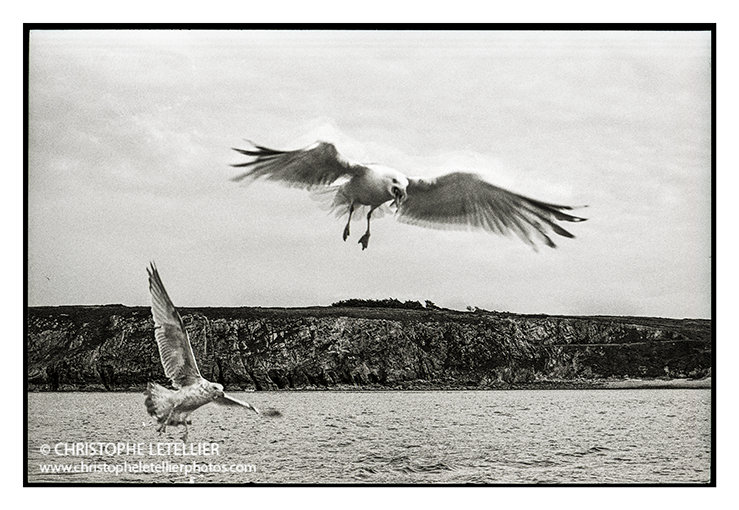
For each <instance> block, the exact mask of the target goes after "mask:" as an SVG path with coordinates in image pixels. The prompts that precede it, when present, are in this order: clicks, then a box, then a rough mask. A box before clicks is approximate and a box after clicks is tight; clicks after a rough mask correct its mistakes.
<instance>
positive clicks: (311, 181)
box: [233, 142, 585, 249]
mask: <svg viewBox="0 0 739 510" xmlns="http://www.w3.org/2000/svg"><path fill="white" fill-rule="evenodd" d="M234 150H236V151H237V152H239V153H241V154H244V155H246V156H250V157H253V158H255V159H254V160H252V161H249V162H246V163H240V164H236V165H233V166H235V167H246V168H249V170H248V171H247V172H245V173H243V174H241V175H238V176H236V177H234V178H233V180H234V181H241V180H244V179H247V178H251V179H258V178H260V177H263V178H265V179H267V180H273V181H278V182H280V183H282V184H284V185H287V186H293V187H301V188H306V189H309V190H313V191H317V190H323V191H326V192H331V193H334V199H333V203H332V207H333V208H334V209H335V210H338V211H340V212H348V213H349V220H348V221H347V223H346V227H345V228H344V235H343V237H344V240H345V241H346V239H347V237H348V236H349V225H350V223H351V218H352V214H353V213H354V212H355V209H356V208H357V207H359V206H367V207H369V212H368V213H367V231H366V232H365V234H364V235H363V236H362V237H361V238H360V240H359V242H360V243H361V244H362V249H365V248H367V243H368V242H369V237H370V218H371V216H372V213H373V211H375V209H377V208H378V207H380V206H381V205H383V204H386V203H388V202H391V205H393V206H394V207H395V209H396V217H397V218H398V220H399V221H403V222H406V223H413V224H416V225H420V226H424V227H432V228H467V227H474V228H480V229H483V230H487V231H489V232H493V233H496V234H509V233H515V234H516V235H518V236H519V237H520V238H521V239H522V240H524V241H525V242H527V243H529V244H531V245H532V246H534V247H536V243H535V240H536V239H538V240H540V241H542V242H544V243H545V244H546V245H547V246H550V247H552V248H554V247H555V244H554V242H553V241H552V240H551V238H550V237H549V233H550V232H554V233H556V234H558V235H561V236H563V237H574V236H573V235H572V234H570V233H569V232H567V231H566V230H565V229H563V228H562V227H561V226H559V225H558V224H557V223H555V221H570V222H578V221H584V220H585V218H579V217H577V216H572V215H569V214H567V213H565V212H563V211H564V210H569V209H572V207H570V206H565V205H555V204H550V203H546V202H541V201H538V200H534V199H531V198H528V197H525V196H523V195H519V194H517V193H513V192H511V191H507V190H505V189H502V188H499V187H497V186H494V185H492V184H490V183H489V182H486V181H485V180H483V179H482V178H481V177H480V176H479V175H476V174H471V173H464V172H455V173H450V174H447V175H442V176H440V177H436V178H434V179H419V178H413V177H408V176H406V175H405V174H403V173H402V172H399V171H398V170H395V169H392V168H389V167H385V166H381V165H374V164H373V165H363V164H358V163H352V162H349V161H347V160H346V159H344V158H342V157H341V155H339V153H338V151H337V150H336V147H334V146H333V144H330V143H326V142H318V143H316V144H314V145H313V146H311V147H308V148H305V149H299V150H295V151H276V150H273V149H267V148H266V147H261V146H258V145H257V146H255V149H253V150H244V149H234ZM340 179H346V182H345V183H343V184H340V185H335V184H334V183H336V182H337V181H338V180H340Z"/></svg>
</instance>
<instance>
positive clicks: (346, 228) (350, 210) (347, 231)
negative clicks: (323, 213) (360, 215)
mask: <svg viewBox="0 0 739 510" xmlns="http://www.w3.org/2000/svg"><path fill="white" fill-rule="evenodd" d="M353 212H354V202H352V203H351V205H350V206H349V219H348V220H346V227H344V241H346V238H347V237H349V224H350V223H351V222H352V213H353Z"/></svg>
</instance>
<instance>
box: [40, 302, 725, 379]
mask: <svg viewBox="0 0 739 510" xmlns="http://www.w3.org/2000/svg"><path fill="white" fill-rule="evenodd" d="M180 312H181V314H182V316H183V320H184V322H185V324H186V327H187V330H188V333H189V335H190V339H191V342H192V345H193V351H194V352H195V357H196V359H197V360H198V364H199V366H200V371H201V373H202V375H203V376H204V377H205V378H207V379H209V380H211V381H217V382H220V383H221V384H223V385H224V386H225V387H226V388H227V389H231V390H239V389H256V390H273V389H293V388H294V389H302V388H306V389H307V388H313V389H322V388H329V389H330V388H345V387H347V385H349V386H356V387H370V388H459V387H465V388H470V387H473V388H508V387H530V386H531V385H538V386H543V387H546V386H547V385H555V386H558V387H562V386H563V385H564V387H568V385H569V386H572V387H577V386H578V385H582V384H587V383H588V382H593V381H597V380H604V379H609V378H610V379H619V378H620V379H623V378H695V379H697V378H702V377H706V376H707V375H710V373H711V369H712V332H711V321H709V320H692V319H683V320H677V319H658V318H638V317H564V316H545V315H515V314H508V313H497V312H486V311H482V310H476V311H469V312H457V311H451V310H442V309H437V308H425V309H420V310H398V309H391V308H362V307H325V308H301V309H263V308H199V309H181V310H180ZM26 342H27V353H26V362H27V365H26V368H27V372H26V373H27V387H28V389H29V390H32V391H35V390H141V389H143V388H144V387H145V384H146V382H147V381H157V382H160V383H162V384H166V383H167V380H166V378H165V376H164V373H163V371H162V366H161V364H160V361H159V353H158V351H157V348H156V344H155V341H154V324H153V322H152V319H151V312H150V309H149V308H148V307H126V306H122V305H106V306H64V307H32V308H28V310H27V316H26Z"/></svg>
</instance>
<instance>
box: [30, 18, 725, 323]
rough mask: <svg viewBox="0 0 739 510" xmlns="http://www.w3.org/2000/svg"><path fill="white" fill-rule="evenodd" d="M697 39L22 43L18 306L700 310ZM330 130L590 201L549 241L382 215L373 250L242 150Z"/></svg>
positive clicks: (702, 180)
mask: <svg viewBox="0 0 739 510" xmlns="http://www.w3.org/2000/svg"><path fill="white" fill-rule="evenodd" d="M710 48H711V41H710V33H708V32H704V33H701V32H666V31H665V32H592V31H584V32H564V31H562V32H469V31H465V32H411V31H409V32H383V31H371V32H354V31H349V32H314V31H295V32H275V31H266V32H262V31H242V32H239V31H222V32H203V31H181V32H179V31H164V32H147V31H134V32H126V31H101V32H74V31H63V32H44V31H37V32H32V33H31V42H30V54H29V159H28V207H29V218H28V300H29V305H31V306H35V305H61V304H108V303H122V304H125V305H148V304H149V294H148V286H147V281H146V266H147V264H148V262H149V261H150V260H154V261H156V263H157V266H158V267H159V270H160V273H161V275H162V279H163V281H164V284H165V286H166V287H167V289H168V291H169V293H170V295H171V297H172V299H173V300H174V302H175V304H176V305H178V306H287V307H292V306H313V305H330V304H331V303H333V302H335V301H339V300H343V299H349V298H363V299H384V298H397V299H400V300H403V301H404V300H416V301H421V302H423V301H425V300H430V301H433V302H434V303H436V304H437V305H439V306H443V307H449V308H455V309H465V307H467V306H468V305H470V306H477V307H480V308H485V309H488V310H499V311H511V312H518V313H547V314H577V315H590V314H608V315H642V316H665V317H678V318H681V317H703V318H708V317H710V314H711V258H710V257H711V244H710V241H711V147H710V142H711V132H710V127H711V95H710V94H711V59H710ZM245 139H248V140H253V141H254V142H256V143H258V144H260V145H266V146H268V147H273V148H277V149H295V148H299V147H302V146H305V145H308V144H310V143H312V142H314V141H315V140H318V139H322V140H326V141H331V142H334V143H335V144H336V145H337V147H338V149H339V150H340V151H341V152H342V153H343V154H345V155H346V156H348V157H351V158H353V159H356V160H360V161H366V162H374V163H381V164H384V165H387V166H392V167H394V168H397V169H398V170H401V171H404V172H406V173H408V174H411V175H416V176H424V175H434V174H440V173H445V172H450V171H458V170H464V171H474V172H479V173H482V174H484V175H485V177H486V178H487V179H488V180H490V181H491V182H493V183H495V184H498V185H500V186H503V187H506V188H508V189H511V190H513V191H516V192H518V193H521V194H524V195H528V196H531V197H533V198H537V199H539V200H543V201H549V202H554V203H564V204H571V205H584V204H587V205H588V207H587V208H586V209H580V210H578V211H577V213H578V214H581V215H583V216H585V217H588V218H589V220H588V221H587V222H584V223H579V224H568V225H566V227H567V228H568V230H570V231H571V232H572V233H573V234H575V235H576V239H564V238H559V239H556V240H555V241H557V242H558V245H559V246H558V248H557V249H555V250H552V249H549V248H546V247H541V248H540V249H539V251H538V252H534V251H533V250H532V249H531V248H530V247H529V246H527V245H526V244H524V243H522V242H521V241H520V240H518V239H516V238H515V237H511V238H506V237H499V236H495V235H491V234H487V233H483V232H472V231H462V232H454V231H438V230H429V229H424V228H420V227H416V226H411V225H406V224H402V223H399V222H397V221H395V220H394V219H393V218H392V216H391V215H386V216H385V217H383V218H380V219H377V220H376V221H373V224H372V238H371V240H370V244H369V248H368V249H367V250H366V251H362V250H361V247H360V245H358V244H357V241H358V239H359V237H360V236H361V234H362V232H363V230H364V225H363V223H361V222H359V223H356V224H354V225H353V232H352V236H351V237H350V238H349V239H348V241H347V242H343V241H342V239H341V233H342V230H343V222H342V220H341V219H337V218H335V217H333V216H331V215H330V214H329V213H328V212H327V211H325V210H323V209H321V207H319V204H318V203H317V202H316V201H314V200H313V199H312V198H311V196H310V194H309V193H307V192H305V191H302V190H295V189H287V188H284V187H281V186H279V185H277V184H274V183H263V182H256V183H253V184H251V185H248V186H243V185H238V184H236V183H233V182H231V181H229V178H230V177H232V176H234V175H236V174H237V173H238V171H237V169H234V168H232V167H230V166H229V164H231V163H238V162H242V161H244V158H243V157H241V156H240V155H238V154H236V153H235V152H233V151H232V150H231V147H245V146H247V143H246V142H245V141H244V140H245Z"/></svg>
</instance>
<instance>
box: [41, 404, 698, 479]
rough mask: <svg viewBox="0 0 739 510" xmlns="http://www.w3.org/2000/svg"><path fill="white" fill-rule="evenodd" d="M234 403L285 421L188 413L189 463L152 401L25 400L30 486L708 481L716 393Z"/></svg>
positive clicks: (212, 408) (222, 412)
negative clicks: (160, 428)
mask: <svg viewBox="0 0 739 510" xmlns="http://www.w3.org/2000/svg"><path fill="white" fill-rule="evenodd" d="M235 396H237V397H239V398H243V399H244V400H247V401H249V402H251V403H253V404H255V405H257V406H260V405H261V406H262V407H275V408H278V409H280V410H281V411H282V412H283V414H284V417H282V418H280V419H274V420H271V419H266V418H260V417H257V416H255V415H254V414H252V413H249V412H245V411H242V410H241V409H236V408H225V407H220V406H216V405H213V404H211V405H208V406H206V407H203V408H201V409H199V410H197V411H196V412H195V413H193V415H192V418H193V425H192V426H191V427H190V434H189V438H188V442H187V445H186V446H187V451H182V446H181V445H180V446H178V447H177V450H176V451H175V450H174V449H173V448H174V447H172V446H168V445H166V444H164V443H174V442H176V443H181V436H182V429H181V428H170V429H168V430H167V432H166V433H164V434H162V435H159V434H158V433H157V432H156V430H155V426H154V423H153V420H152V419H151V418H150V417H149V416H148V415H147V414H146V412H145V410H144V405H143V399H144V397H143V395H140V394H134V393H124V394H120V393H32V394H29V395H28V444H27V452H28V481H29V482H32V483H33V482H53V483H65V484H66V483H236V484H238V483H249V482H255V483H268V484H295V483H308V484H324V483H331V484H343V483H355V484H356V483H369V484H425V483H433V484H460V483H514V484H519V483H521V484H533V483H547V484H561V483H605V484H608V483H619V484H629V483H707V482H709V481H710V468H711V464H710V459H711V392H710V390H577V391H554V390H548V391H547V390H541V391H535V390H534V391H429V392H371V391H367V392H332V391H326V392H274V393H270V392H259V393H247V394H236V395H235ZM60 443H61V444H60ZM77 443H85V444H84V445H82V446H83V448H86V450H81V451H74V448H76V446H74V445H75V444H77ZM98 443H99V444H98ZM119 444H121V445H122V446H120V448H121V450H120V452H119V451H118V448H119V446H118V445H119ZM44 445H48V447H49V448H50V451H49V452H48V454H44V453H43V452H42V449H44ZM203 445H205V446H203ZM212 445H215V447H213V446H212ZM124 448H126V449H127V450H124ZM167 448H170V451H169V454H167V451H166V449H167ZM191 448H192V450H191ZM198 448H200V450H198ZM206 448H208V449H209V450H210V451H208V450H206ZM216 449H217V452H216V451H214V450H216ZM206 452H207V453H210V455H205V453H206ZM78 453H79V455H78ZM184 453H199V455H184ZM214 453H217V455H215V454H214ZM193 464H195V465H197V470H199V471H200V472H196V467H195V466H194V465H193ZM52 465H54V466H62V465H67V466H71V467H68V468H66V469H71V470H75V469H76V470H77V471H84V470H86V471H87V472H77V473H75V472H71V471H70V472H59V473H50V472H49V473H44V472H42V466H46V468H45V469H54V468H52V467H51V466H52ZM75 466H76V467H75ZM132 466H133V467H132ZM156 466H159V467H158V468H157V467H156ZM56 469H65V468H63V467H57V468H56ZM145 469H148V470H149V471H147V472H144V471H143V470H145ZM157 469H159V472H151V470H154V471H156V470H157ZM175 469H177V471H174V470H175ZM113 470H119V471H121V472H119V473H114V472H113ZM184 470H188V471H189V472H187V473H185V472H182V471H184ZM206 470H208V471H206Z"/></svg>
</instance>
